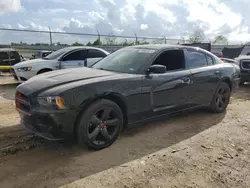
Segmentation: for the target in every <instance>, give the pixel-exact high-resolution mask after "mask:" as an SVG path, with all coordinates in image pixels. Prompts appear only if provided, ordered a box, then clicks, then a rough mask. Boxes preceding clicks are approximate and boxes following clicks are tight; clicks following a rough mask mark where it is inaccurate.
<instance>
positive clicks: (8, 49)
mask: <svg viewBox="0 0 250 188" xmlns="http://www.w3.org/2000/svg"><path fill="white" fill-rule="evenodd" d="M10 51H12V52H13V51H16V50H15V49H13V48H0V52H10Z"/></svg>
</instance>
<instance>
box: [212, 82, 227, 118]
mask: <svg viewBox="0 0 250 188" xmlns="http://www.w3.org/2000/svg"><path fill="white" fill-rule="evenodd" d="M230 96H231V90H230V87H229V85H228V84H227V83H225V82H221V83H220V84H219V86H218V87H217V89H216V91H215V93H214V96H213V99H212V101H211V104H210V109H211V111H212V112H215V113H221V112H223V111H225V110H226V108H227V106H228V103H229V100H230Z"/></svg>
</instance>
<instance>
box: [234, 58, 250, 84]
mask: <svg viewBox="0 0 250 188" xmlns="http://www.w3.org/2000/svg"><path fill="white" fill-rule="evenodd" d="M235 60H236V61H237V62H238V64H239V66H240V71H241V81H240V84H244V83H245V82H250V56H239V57H237V58H235Z"/></svg>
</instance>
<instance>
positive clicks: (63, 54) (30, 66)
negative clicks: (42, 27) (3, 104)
mask: <svg viewBox="0 0 250 188" xmlns="http://www.w3.org/2000/svg"><path fill="white" fill-rule="evenodd" d="M108 54H109V53H108V52H107V51H105V50H103V49H100V48H94V47H88V46H81V47H76V46H75V47H67V48H62V49H60V50H57V51H55V52H53V53H51V54H49V55H48V56H46V57H44V58H41V59H32V60H28V61H24V62H21V63H18V64H16V65H15V66H13V67H12V72H13V76H14V78H15V79H16V80H17V81H18V82H20V83H21V82H24V81H26V80H28V79H30V78H31V77H33V76H35V75H38V74H41V73H45V72H49V71H53V70H58V69H68V68H76V67H83V66H86V67H87V66H91V65H92V64H94V63H95V62H96V61H98V60H100V59H101V58H104V57H106V56H107V55H108Z"/></svg>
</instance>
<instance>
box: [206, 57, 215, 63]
mask: <svg viewBox="0 0 250 188" xmlns="http://www.w3.org/2000/svg"><path fill="white" fill-rule="evenodd" d="M206 58H207V64H208V65H213V64H214V60H213V58H212V57H211V56H209V55H206Z"/></svg>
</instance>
